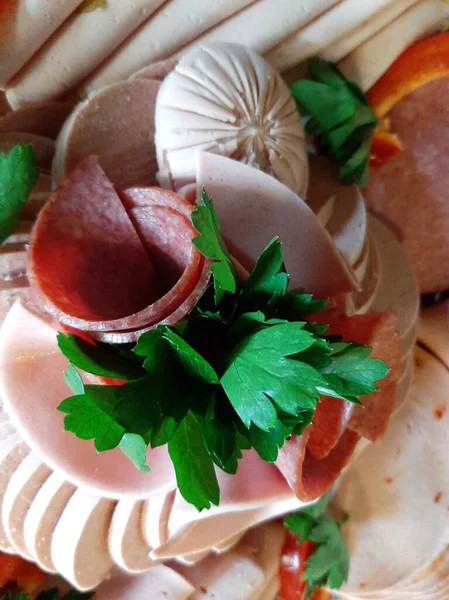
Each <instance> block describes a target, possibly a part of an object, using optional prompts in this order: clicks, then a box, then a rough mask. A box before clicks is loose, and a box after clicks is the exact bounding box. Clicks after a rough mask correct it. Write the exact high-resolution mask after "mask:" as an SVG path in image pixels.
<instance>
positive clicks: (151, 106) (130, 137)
mask: <svg viewBox="0 0 449 600" xmlns="http://www.w3.org/2000/svg"><path fill="white" fill-rule="evenodd" d="M158 91H159V84H158V83H157V82H156V81H150V80H144V79H139V80H136V81H124V82H122V83H118V84H116V85H114V86H111V87H108V88H107V89H105V90H102V91H100V92H99V93H98V94H96V95H94V96H91V97H89V99H88V100H86V101H85V102H83V103H81V104H80V105H79V106H78V107H77V108H76V109H75V111H74V112H73V114H72V115H71V116H70V118H69V119H68V121H67V122H66V124H65V125H64V127H63V129H62V131H61V135H60V136H59V138H58V141H57V145H56V156H55V161H54V164H53V172H52V176H53V184H54V187H56V186H57V185H60V184H61V183H63V181H64V179H65V177H66V176H67V174H68V173H70V172H71V171H72V169H74V168H75V167H76V166H77V165H78V163H80V162H81V161H82V160H83V159H85V158H87V157H88V156H91V155H96V156H98V160H99V162H100V165H101V166H102V168H103V169H104V171H105V173H106V175H107V176H108V177H109V179H110V180H111V181H112V183H113V184H114V186H115V187H116V188H118V189H124V188H127V187H133V186H150V185H155V184H156V171H157V161H156V150H155V148H154V111H155V108H156V96H157V93H158ZM0 130H1V122H0Z"/></svg>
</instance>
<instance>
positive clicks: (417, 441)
mask: <svg viewBox="0 0 449 600" xmlns="http://www.w3.org/2000/svg"><path fill="white" fill-rule="evenodd" d="M415 361H416V362H415V364H416V375H415V381H414V385H413V387H412V390H411V392H410V395H409V398H408V400H407V401H406V402H405V403H404V404H403V405H402V407H401V409H400V410H399V412H398V413H397V414H396V415H395V416H394V417H393V419H392V421H391V423H390V426H389V428H388V430H387V433H386V435H385V437H384V438H383V440H381V441H380V442H378V443H377V444H375V445H373V446H371V447H368V448H366V449H365V450H364V452H363V453H362V454H361V455H360V456H359V457H358V459H357V460H355V461H354V463H353V464H352V466H351V468H350V469H348V470H347V471H346V473H345V474H344V476H343V478H342V479H341V481H340V483H339V485H338V488H337V502H338V504H339V506H340V507H341V508H342V509H343V510H344V511H346V512H347V513H348V514H350V515H351V519H350V520H349V521H348V522H347V523H346V524H345V525H344V527H343V533H344V536H345V538H346V541H347V543H348V546H349V551H350V555H351V564H350V574H349V580H348V583H347V584H346V585H345V586H344V588H343V589H342V593H344V594H346V593H347V594H351V595H353V596H357V595H358V593H359V592H360V593H362V592H366V593H368V592H377V591H379V592H381V591H382V590H384V589H386V588H388V587H390V586H392V585H394V584H397V583H398V582H399V581H400V580H401V579H403V578H405V577H408V576H409V575H413V573H414V572H415V571H417V570H419V569H421V568H422V567H423V566H424V565H425V564H426V563H430V562H431V561H432V560H433V559H434V558H436V557H437V556H438V555H439V554H440V552H441V551H442V550H443V549H444V548H445V547H446V545H447V542H448V539H449V524H448V520H447V498H448V497H449V489H448V481H449V473H448V464H447V461H446V460H444V457H446V456H447V453H448V448H449V442H448V436H447V420H448V418H449V412H448V409H449V404H448V400H447V397H448V394H447V391H448V388H449V373H448V372H447V370H446V368H445V367H444V366H443V365H441V364H440V363H439V362H438V361H437V359H435V358H434V357H432V356H431V355H430V354H429V353H427V352H426V351H424V350H421V349H419V348H418V349H417V350H416V354H415ZM445 499H446V500H445ZM404 531H406V532H407V535H406V536H405V535H404ZM372 595H373V596H375V595H376V594H375V593H373V594H372Z"/></svg>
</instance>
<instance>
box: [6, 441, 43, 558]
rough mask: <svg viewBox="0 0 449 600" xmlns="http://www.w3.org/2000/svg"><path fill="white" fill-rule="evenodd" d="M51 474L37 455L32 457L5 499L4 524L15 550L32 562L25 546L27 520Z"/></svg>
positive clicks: (13, 479)
mask: <svg viewBox="0 0 449 600" xmlns="http://www.w3.org/2000/svg"><path fill="white" fill-rule="evenodd" d="M50 474H51V471H50V469H49V468H48V467H47V466H46V465H44V464H43V463H42V462H41V461H40V460H39V459H38V458H37V457H36V455H35V454H33V453H30V454H28V456H26V457H25V458H24V460H23V461H22V462H21V463H20V465H19V466H18V468H17V469H16V471H15V472H14V474H13V475H12V477H11V479H10V481H9V483H8V487H7V488H6V492H5V496H4V498H3V505H2V521H3V526H4V528H5V531H6V535H7V536H8V539H9V541H10V543H11V546H12V547H13V548H14V550H15V551H16V552H17V553H18V554H20V555H21V556H23V557H24V558H26V559H28V560H32V559H33V558H34V557H33V556H32V555H31V554H30V553H29V552H28V549H27V547H26V543H25V536H24V523H25V517H26V516H27V513H28V510H29V508H30V505H31V503H32V502H33V500H34V498H35V496H36V495H37V493H38V492H39V490H40V488H41V487H42V485H43V484H44V483H45V481H46V480H47V479H48V477H49V476H50Z"/></svg>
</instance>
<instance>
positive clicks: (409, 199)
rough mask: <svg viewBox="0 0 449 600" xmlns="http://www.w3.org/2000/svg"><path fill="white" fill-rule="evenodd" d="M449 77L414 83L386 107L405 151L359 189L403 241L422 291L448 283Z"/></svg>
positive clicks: (373, 174) (444, 285) (443, 286)
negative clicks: (418, 85) (416, 85)
mask: <svg viewBox="0 0 449 600" xmlns="http://www.w3.org/2000/svg"><path fill="white" fill-rule="evenodd" d="M448 91H449V79H447V78H441V79H438V80H437V81H433V82H431V83H428V84H426V85H424V86H423V87H421V88H419V89H417V90H416V91H414V92H413V93H411V94H410V95H409V96H407V97H406V98H404V99H403V100H402V101H401V102H399V103H398V104H397V105H396V106H395V107H394V108H393V109H392V111H391V112H390V113H389V119H390V122H391V127H392V130H393V131H395V132H396V133H397V134H398V135H399V138H400V139H401V142H402V144H403V145H404V148H405V151H404V152H401V153H400V154H399V155H398V156H397V157H396V158H394V159H393V160H392V161H390V162H388V163H386V164H385V165H384V166H383V167H381V168H380V169H375V170H373V171H372V172H371V174H370V181H369V185H368V186H367V188H366V189H365V191H364V194H365V197H366V199H367V202H368V205H369V206H370V208H371V210H372V211H374V212H375V213H377V214H378V215H382V216H383V217H384V221H385V222H389V223H390V226H391V229H392V231H393V232H394V233H396V235H397V236H398V238H399V239H400V240H401V241H402V242H403V244H404V247H405V250H406V251H407V254H408V256H409V258H410V259H411V261H412V263H413V265H414V267H415V270H416V273H417V276H418V282H419V285H420V288H421V291H422V292H434V291H440V290H444V289H446V288H447V287H449V260H448V256H447V245H448V243H449V228H448V222H449V203H448V202H447V199H446V196H447V185H448V182H447V179H448V173H449V106H448V103H447V102H446V98H447V93H448Z"/></svg>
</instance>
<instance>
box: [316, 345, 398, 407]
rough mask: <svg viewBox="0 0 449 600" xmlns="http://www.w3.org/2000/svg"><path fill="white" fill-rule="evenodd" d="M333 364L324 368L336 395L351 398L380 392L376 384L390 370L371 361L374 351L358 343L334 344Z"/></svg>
mask: <svg viewBox="0 0 449 600" xmlns="http://www.w3.org/2000/svg"><path fill="white" fill-rule="evenodd" d="M331 347H332V354H331V355H330V358H331V359H332V361H331V363H330V364H329V365H327V366H326V367H324V368H323V369H320V372H321V374H322V375H323V376H324V378H325V379H326V381H327V383H328V384H329V385H330V386H331V387H332V389H333V390H334V392H336V393H337V394H340V395H341V396H343V397H345V398H347V397H348V396H365V395H367V394H370V393H371V392H374V391H376V390H377V389H378V387H377V385H376V383H375V382H376V381H378V380H379V379H382V378H383V377H385V375H386V374H387V373H388V371H389V369H388V367H387V366H386V365H385V363H384V362H382V361H381V360H379V359H377V358H370V354H371V352H372V349H371V348H369V347H368V346H362V345H360V344H354V343H343V342H340V343H335V344H331Z"/></svg>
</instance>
